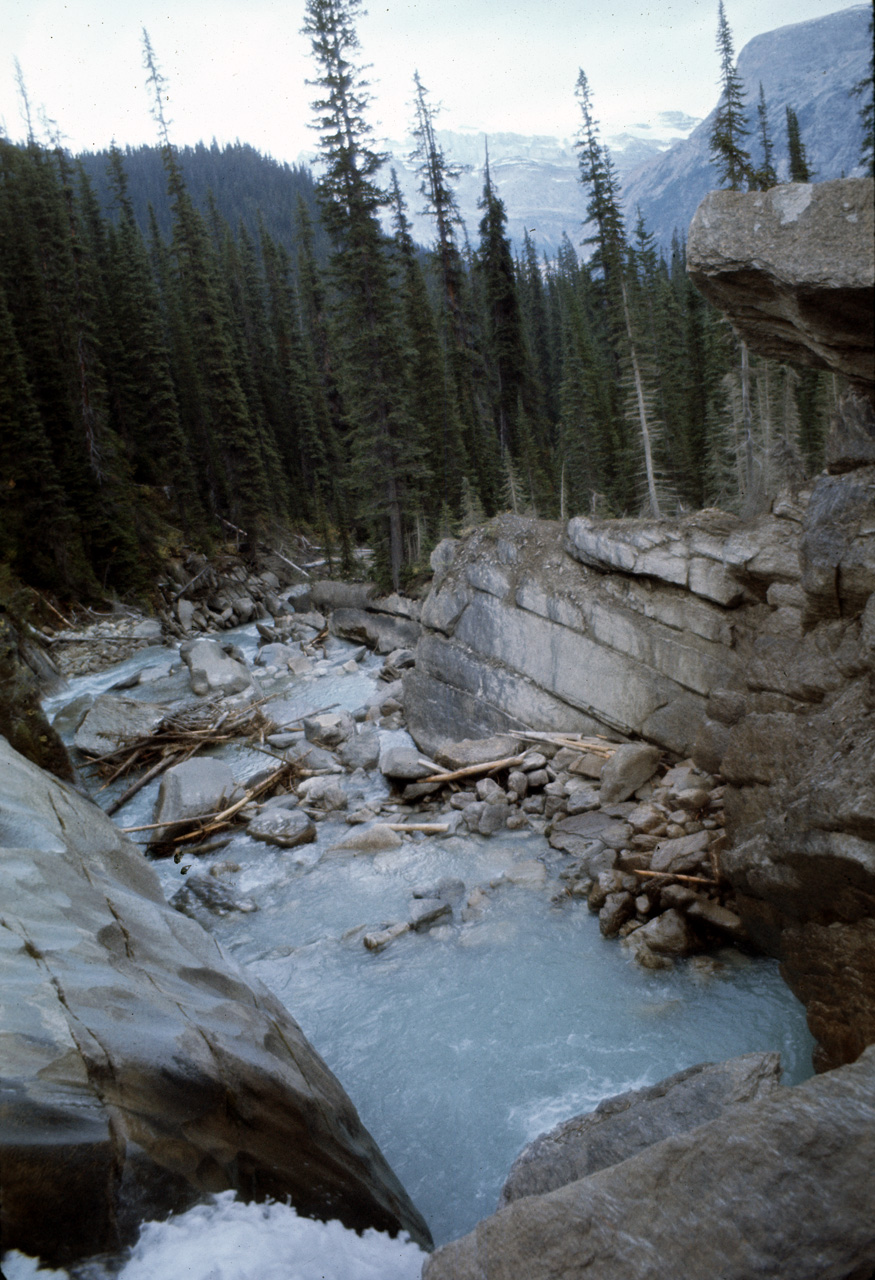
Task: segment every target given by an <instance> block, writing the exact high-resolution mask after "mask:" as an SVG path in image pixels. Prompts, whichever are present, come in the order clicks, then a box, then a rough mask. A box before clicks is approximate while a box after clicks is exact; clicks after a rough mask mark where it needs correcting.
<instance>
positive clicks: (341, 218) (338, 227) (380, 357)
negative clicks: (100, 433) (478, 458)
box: [303, 0, 422, 589]
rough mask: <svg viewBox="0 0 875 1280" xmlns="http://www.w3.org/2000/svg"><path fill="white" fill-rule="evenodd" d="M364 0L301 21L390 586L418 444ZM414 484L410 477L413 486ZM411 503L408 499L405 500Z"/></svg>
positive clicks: (325, 206) (362, 491)
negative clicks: (365, 67) (362, 54)
mask: <svg viewBox="0 0 875 1280" xmlns="http://www.w3.org/2000/svg"><path fill="white" fill-rule="evenodd" d="M360 10H361V0H308V2H307V8H306V17H305V22H304V27H303V32H304V34H305V35H307V36H309V37H310V44H311V49H312V53H313V57H314V60H315V63H316V67H317V79H316V80H315V81H314V84H315V85H316V87H317V88H318V89H319V90H320V91H321V95H320V97H319V98H317V100H316V101H315V102H314V103H313V109H314V111H315V113H316V124H315V128H316V129H317V130H318V132H319V135H320V150H321V152H322V158H323V162H324V170H323V175H322V177H321V179H320V182H319V195H320V199H321V202H322V210H323V218H324V221H325V225H326V227H327V229H328V232H329V234H330V236H331V239H332V242H333V246H334V252H333V255H332V259H331V269H332V279H333V284H334V290H335V297H336V308H335V331H336V333H337V336H338V348H339V366H340V367H339V373H340V380H341V384H342V388H343V398H344V406H345V411H346V414H347V416H348V420H349V423H350V443H351V446H352V455H353V456H352V466H353V476H354V482H355V486H356V492H357V497H358V502H359V511H360V513H361V515H362V517H363V518H364V519H365V520H366V521H367V523H368V524H369V525H370V526H371V528H372V529H373V531H374V534H375V536H376V539H377V548H376V550H377V553H378V558H379V562H380V564H381V566H382V568H383V570H384V572H385V573H386V576H387V577H388V579H389V580H390V581H391V583H392V585H393V586H394V587H395V588H396V589H397V588H398V586H399V585H400V581H401V573H402V569H403V566H404V561H405V543H406V533H407V531H408V527H409V524H410V522H411V519H412V517H413V515H414V510H413V507H415V489H416V484H415V479H416V477H417V475H418V473H419V472H420V470H421V466H422V458H421V449H420V442H419V440H418V438H417V435H416V432H415V430H414V429H413V424H412V422H411V419H410V414H409V408H408V403H407V387H406V375H405V368H404V348H403V344H402V338H401V333H400V327H399V322H398V316H397V314H396V308H395V298H394V296H393V291H392V279H391V269H390V264H389V261H388V258H387V253H386V247H385V245H384V241H383V235H382V231H381V228H380V224H379V220H378V214H379V211H380V209H381V208H382V207H383V206H384V205H385V203H386V194H385V192H383V191H382V190H381V189H380V188H379V187H378V185H377V182H376V175H377V171H378V170H379V168H380V166H381V164H382V163H383V156H382V155H381V154H380V153H379V152H377V151H375V150H374V148H373V145H372V141H371V139H372V129H371V127H370V125H369V124H368V122H367V118H366V113H367V110H368V106H369V102H370V98H369V95H368V93H367V86H366V82H365V81H364V79H363V76H362V73H361V70H360V68H359V67H357V66H356V64H355V62H354V59H355V57H356V54H357V51H358V48H359V41H358V36H357V34H356V29H355V19H356V16H357V15H358V13H359V11H360ZM412 482H414V483H412ZM412 500H413V502H412Z"/></svg>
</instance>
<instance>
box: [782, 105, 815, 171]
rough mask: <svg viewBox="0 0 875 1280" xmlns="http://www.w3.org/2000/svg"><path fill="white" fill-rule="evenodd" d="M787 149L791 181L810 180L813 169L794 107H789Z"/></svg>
mask: <svg viewBox="0 0 875 1280" xmlns="http://www.w3.org/2000/svg"><path fill="white" fill-rule="evenodd" d="M787 151H788V154H789V156H790V181H791V182H810V181H811V177H812V174H811V169H810V168H809V166H808V158H807V156H806V154H805V144H804V143H803V141H802V138H801V136H800V133H799V120H798V119H797V116H796V112H795V111H794V110H793V108H792V107H787Z"/></svg>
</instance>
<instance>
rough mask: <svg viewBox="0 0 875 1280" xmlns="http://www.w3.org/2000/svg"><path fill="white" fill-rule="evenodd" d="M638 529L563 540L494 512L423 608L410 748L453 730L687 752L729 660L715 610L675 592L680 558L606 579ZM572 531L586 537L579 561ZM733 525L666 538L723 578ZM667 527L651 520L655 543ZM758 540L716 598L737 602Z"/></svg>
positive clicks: (645, 531)
mask: <svg viewBox="0 0 875 1280" xmlns="http://www.w3.org/2000/svg"><path fill="white" fill-rule="evenodd" d="M650 523H651V522H647V521H604V522H601V525H600V528H599V529H595V528H594V526H593V522H589V521H586V522H583V521H575V522H573V525H574V529H573V530H572V529H571V528H569V535H568V540H567V541H566V539H565V536H564V533H565V531H564V530H563V528H562V526H560V525H559V524H555V523H552V522H549V521H539V520H530V519H525V518H523V517H518V516H511V515H507V516H500V517H497V518H496V519H495V520H493V521H491V522H490V523H489V525H487V526H484V527H483V528H481V529H479V530H478V531H477V532H475V533H474V534H472V535H471V536H470V537H469V538H468V539H466V540H465V541H464V542H461V543H458V544H456V546H455V549H454V558H453V560H452V561H451V562H450V561H449V560H448V558H447V556H444V557H443V559H442V561H441V566H442V567H441V573H440V575H439V576H438V578H437V579H436V582H435V587H434V589H433V590H432V592H431V594H430V595H429V596H428V598H427V599H426V601H425V603H424V605H423V610H422V624H423V628H424V633H423V636H422V639H421V640H420V642H419V644H418V646H417V650H416V667H415V669H414V670H413V671H411V672H406V673H405V675H404V706H405V711H406V714H407V719H408V727H409V729H410V732H411V733H412V734H413V736H414V738H415V739H416V741H417V742H418V743H419V745H420V746H421V747H422V749H423V750H424V751H426V752H427V753H428V754H430V755H432V754H435V753H436V752H438V751H439V750H440V745H441V743H442V742H443V741H445V740H447V739H449V740H457V739H458V738H459V737H460V736H462V735H463V734H464V735H467V736H470V737H486V736H488V735H489V734H492V733H505V734H511V735H512V734H513V733H514V731H515V730H519V729H544V730H557V729H561V730H566V731H574V732H583V733H604V732H605V729H606V728H609V729H613V730H614V731H617V732H619V733H621V734H627V735H636V736H642V737H646V738H648V739H650V740H651V741H652V742H654V743H656V744H658V745H659V746H661V747H664V748H668V749H669V750H673V751H677V752H678V753H680V754H681V755H686V754H688V753H689V750H690V749H691V747H692V745H693V741H694V740H695V732H696V729H697V726H698V724H699V723H700V722H701V721H702V719H703V718H704V712H705V700H706V698H707V695H708V692H709V691H710V689H711V688H712V687H714V685H715V684H718V685H727V684H728V685H731V684H732V683H733V681H734V680H735V679H736V678H737V667H738V662H739V655H738V653H737V652H736V649H735V642H734V638H733V632H732V627H731V620H730V617H729V616H728V615H727V611H726V606H724V605H720V604H717V603H715V602H714V601H713V598H710V597H707V598H703V597H697V596H693V595H691V594H690V592H689V590H688V589H687V582H688V578H689V565H688V563H687V560H688V559H689V558H690V554H692V553H690V554H688V553H687V552H686V551H683V550H681V551H680V552H679V553H678V556H675V555H671V556H669V555H666V556H665V557H661V558H660V560H659V562H658V563H657V561H656V560H650V561H649V562H648V563H647V567H646V568H644V567H642V569H641V574H642V576H640V577H639V576H636V575H634V574H633V573H632V572H629V573H628V574H627V573H622V572H619V573H618V572H617V571H616V570H617V561H618V560H621V559H629V560H632V561H634V559H635V557H636V555H637V552H638V544H639V543H640V542H641V540H642V538H645V539H647V540H649V539H650ZM584 524H585V525H586V526H587V529H586V532H587V533H588V534H590V533H591V534H593V535H594V536H593V537H592V538H591V539H590V540H589V541H588V543H587V549H586V552H585V556H583V555H581V554H580V545H581V538H580V535H581V534H582V533H583V526H584ZM737 524H738V522H737V521H736V520H735V519H734V518H733V517H727V516H724V515H723V514H722V513H717V514H716V515H714V516H713V517H711V516H709V515H706V516H705V517H704V518H702V519H700V518H699V517H691V518H690V520H689V521H686V522H685V521H681V522H679V524H678V525H677V529H678V531H679V532H678V537H676V538H675V539H674V542H675V543H676V544H678V546H680V547H681V548H682V549H683V548H685V547H688V546H689V544H690V542H691V540H692V539H693V536H694V531H695V536H696V538H697V539H698V537H699V534H701V539H702V541H705V540H706V539H707V540H708V541H709V543H710V544H712V550H711V557H712V558H711V560H710V563H711V564H712V565H713V566H714V568H715V570H717V571H718V572H719V575H720V576H721V579H722V580H724V581H730V575H729V574H728V573H726V572H724V569H723V566H722V562H721V560H720V555H721V549H722V548H723V547H724V545H725V544H726V542H727V538H728V537H730V536H731V534H732V533H733V532H734V531H735V529H736V526H737ZM673 528H675V526H674V525H671V524H669V523H668V522H665V525H664V527H663V528H662V530H661V538H662V540H663V541H665V540H666V539H667V537H668V536H669V535H670V534H671V531H672V529H673ZM666 530H667V531H668V533H667V532H666ZM771 536H772V530H771V528H770V527H769V526H766V525H764V526H763V529H762V532H761V533H760V534H757V532H756V531H754V534H753V536H752V539H751V540H750V545H749V546H747V547H746V549H745V553H744V555H742V554H741V553H739V565H738V566H735V565H733V567H732V574H733V575H735V576H734V577H733V578H732V583H733V585H732V586H731V590H730V591H729V593H728V594H729V598H735V599H741V598H746V596H745V580H746V576H749V575H748V569H749V562H750V561H756V560H757V557H758V556H760V555H762V553H763V552H764V550H765V547H766V544H767V542H768V540H769V538H770V537H771ZM600 538H601V542H599V539H600ZM758 539H759V540H758ZM696 545H697V546H698V545H699V543H698V541H697V542H696ZM685 556H686V559H684V557H685ZM693 558H697V559H703V560H704V557H703V556H700V555H699V553H698V552H696V553H695V556H694V557H693ZM682 559H684V563H683V570H682V573H681V572H679V570H678V567H677V566H678V564H679V563H680V560H682ZM582 560H585V563H582V562H581V561H582ZM657 571H660V572H663V573H664V575H665V576H662V577H658V576H655V575H656V573H657ZM756 572H757V565H756V564H754V568H753V570H752V573H753V575H755V574H756ZM797 572H798V570H797ZM697 580H698V579H697ZM714 590H716V587H715V588H714Z"/></svg>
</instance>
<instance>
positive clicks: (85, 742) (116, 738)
mask: <svg viewBox="0 0 875 1280" xmlns="http://www.w3.org/2000/svg"><path fill="white" fill-rule="evenodd" d="M166 715H167V708H166V707H165V706H162V705H161V704H160V703H156V702H140V701H138V700H137V699H136V698H120V697H118V695H117V694H114V693H102V694H101V695H100V697H99V698H95V699H94V703H93V705H92V707H91V709H90V710H89V711H88V713H87V715H86V716H85V719H84V720H83V721H82V723H81V724H80V726H79V728H78V729H77V730H76V736H75V738H74V739H73V741H74V742H75V744H76V746H77V747H78V748H79V750H80V751H85V752H87V753H88V754H89V755H95V756H102V755H107V754H108V753H109V752H111V751H114V750H115V749H116V748H117V747H119V746H121V745H122V744H123V743H125V742H132V741H134V740H135V739H136V738H145V737H148V735H149V734H150V733H154V731H155V730H156V729H157V728H158V726H159V724H160V723H161V721H162V720H163V719H164V717H165V716H166Z"/></svg>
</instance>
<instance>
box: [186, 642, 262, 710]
mask: <svg viewBox="0 0 875 1280" xmlns="http://www.w3.org/2000/svg"><path fill="white" fill-rule="evenodd" d="M179 653H180V656H181V658H182V660H183V662H185V664H186V666H187V667H188V669H189V672H190V680H191V688H192V692H193V693H196V694H197V695H198V696H199V697H205V696H206V695H207V694H222V695H224V696H229V695H230V694H232V693H242V692H243V690H244V689H248V688H249V686H250V685H251V684H252V678H251V676H250V675H249V672H248V670H247V669H246V667H245V666H244V665H243V663H242V662H238V661H237V659H236V658H232V657H230V656H229V654H227V653H225V651H224V649H223V648H222V646H221V645H220V644H217V643H216V641H215V640H193V641H192V642H191V643H190V644H184V645H182V646H181V648H180V650H179Z"/></svg>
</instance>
